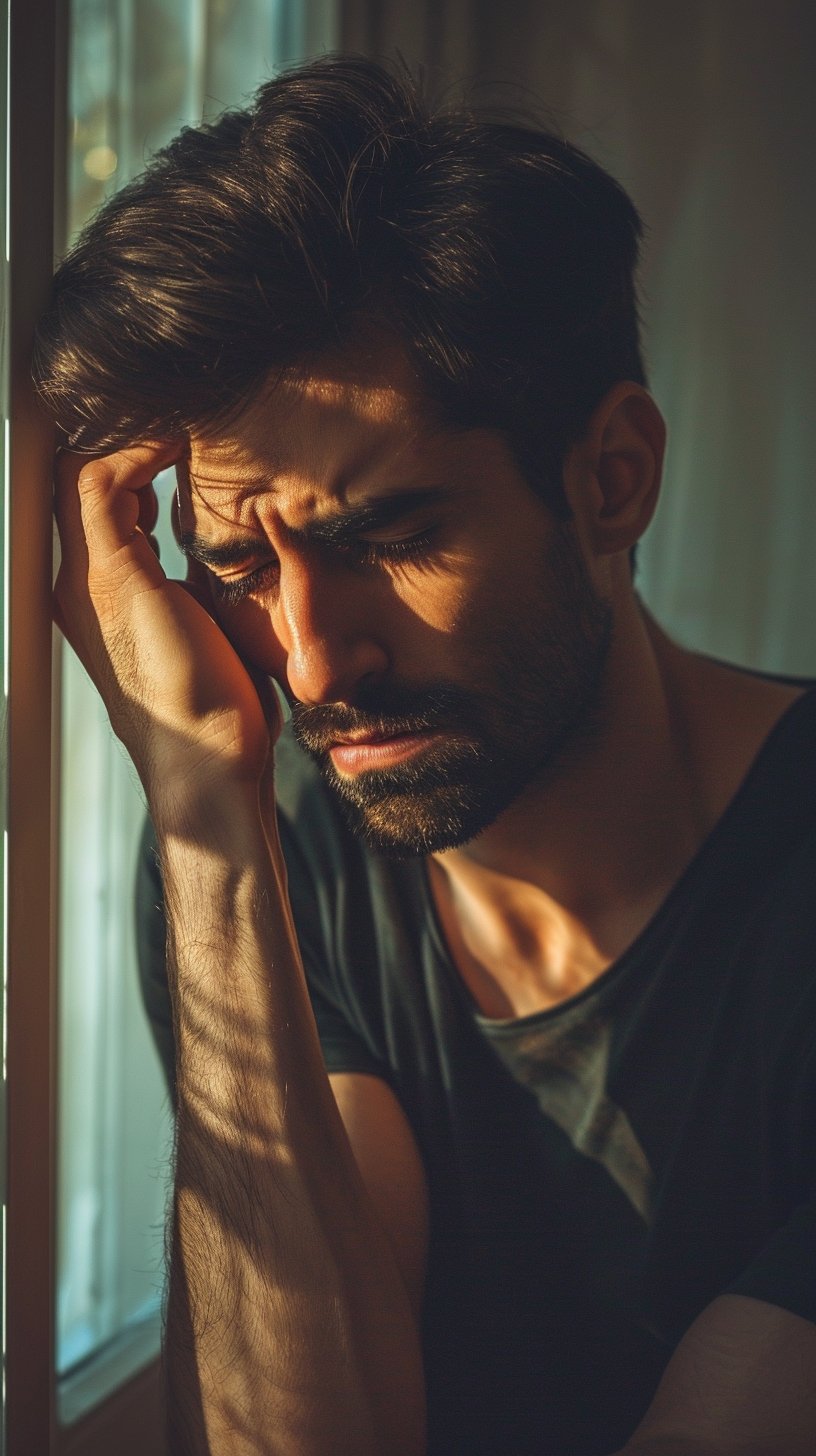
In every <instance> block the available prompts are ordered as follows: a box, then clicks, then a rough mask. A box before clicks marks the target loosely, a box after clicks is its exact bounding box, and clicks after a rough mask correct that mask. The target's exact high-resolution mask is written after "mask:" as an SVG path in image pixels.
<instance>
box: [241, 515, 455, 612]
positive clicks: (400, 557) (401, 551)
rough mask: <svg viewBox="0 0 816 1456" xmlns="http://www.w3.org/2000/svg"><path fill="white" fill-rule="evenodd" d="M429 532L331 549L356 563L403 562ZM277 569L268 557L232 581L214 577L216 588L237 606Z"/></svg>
mask: <svg viewBox="0 0 816 1456" xmlns="http://www.w3.org/2000/svg"><path fill="white" fill-rule="evenodd" d="M431 534H432V533H431V532H430V531H423V532H422V533H421V534H420V535H418V536H409V537H407V538H406V539H405V540H404V541H355V542H352V543H351V544H349V545H346V546H341V547H334V550H335V551H338V550H339V551H341V552H342V553H343V554H344V555H346V556H347V557H350V558H352V560H353V563H354V565H355V566H359V567H370V566H382V565H394V564H397V565H402V564H403V563H405V562H408V561H418V560H419V559H420V558H421V557H422V556H424V555H425V554H426V552H427V550H428V547H429V546H430V543H431ZM277 569H278V563H277V562H276V561H268V562H266V564H265V565H264V566H259V567H257V568H256V569H255V571H250V572H248V574H247V575H246V576H240V577H236V578H235V579H234V580H232V581H226V580H225V579H224V578H223V577H216V578H215V584H216V590H217V592H218V595H219V597H220V598H221V601H222V602H224V603H225V604H226V605H227V606H230V607H234V606H237V605H238V603H239V602H242V601H244V600H245V599H246V598H247V597H248V596H251V595H252V593H253V592H255V591H258V590H259V589H260V588H261V587H262V586H263V585H264V582H265V581H266V578H267V577H269V576H273V575H274V574H275V573H276V572H277Z"/></svg>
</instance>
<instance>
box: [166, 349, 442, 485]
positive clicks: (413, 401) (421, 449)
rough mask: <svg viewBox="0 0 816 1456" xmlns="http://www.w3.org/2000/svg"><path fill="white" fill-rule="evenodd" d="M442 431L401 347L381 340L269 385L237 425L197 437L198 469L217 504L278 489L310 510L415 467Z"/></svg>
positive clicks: (193, 467)
mask: <svg viewBox="0 0 816 1456" xmlns="http://www.w3.org/2000/svg"><path fill="white" fill-rule="evenodd" d="M441 434H442V432H441V431H440V430H439V428H438V426H435V425H434V423H433V421H432V419H431V415H430V411H429V410H428V408H427V406H426V405H425V403H424V401H423V400H422V397H421V394H420V391H419V387H418V383H417V380H416V378H415V376H414V375H413V373H412V371H411V369H410V367H409V365H408V363H407V361H406V360H405V359H404V357H403V355H402V354H401V352H400V351H399V350H398V349H397V348H396V347H393V346H391V347H387V346H384V345H379V346H378V347H376V348H371V349H357V350H355V351H354V352H349V353H345V354H341V353H339V352H338V353H337V354H336V355H328V356H324V357H323V358H322V359H320V360H319V361H317V362H316V363H315V364H314V365H313V366H312V367H311V368H310V369H309V370H308V372H307V371H301V372H300V373H299V374H297V375H296V374H287V375H284V376H282V377H279V378H275V379H273V380H270V381H268V382H267V383H266V384H265V385H264V387H263V388H262V389H261V390H260V391H259V392H258V394H257V395H256V397H255V398H254V399H253V400H252V402H251V403H250V404H249V405H248V406H247V408H246V409H245V410H243V411H242V412H241V413H240V415H238V416H236V418H235V419H234V420H233V421H232V422H231V423H230V424H229V425H228V426H226V427H224V428H223V429H221V430H219V431H218V432H217V433H213V434H211V435H201V436H198V437H194V438H193V439H192V441H191V454H190V471H191V475H192V478H193V481H194V483H195V487H196V492H197V494H199V495H200V496H201V497H202V499H203V500H204V502H205V503H206V504H211V505H212V506H213V507H215V508H223V506H224V505H225V504H226V503H227V501H229V502H230V503H231V504H232V506H233V509H234V508H236V507H238V508H240V507H241V506H242V505H243V504H245V503H246V502H248V501H250V500H252V499H253V498H256V497H258V496H261V495H269V494H273V495H275V496H277V497H280V498H281V499H283V498H285V499H287V500H290V501H300V502H301V504H302V505H303V506H304V507H306V508H308V506H309V505H311V506H312V507H314V506H315V505H317V504H318V503H319V502H320V501H321V500H322V501H325V502H329V501H331V500H335V499H336V500H340V501H343V500H346V499H348V498H350V497H352V498H353V496H354V495H355V493H356V492H358V491H359V490H362V489H365V488H366V487H367V486H370V485H372V484H376V480H377V478H378V476H380V475H383V474H385V475H387V476H389V477H391V476H393V474H394V471H395V470H398V471H399V472H400V473H406V474H410V473H411V470H412V469H413V470H414V472H416V469H417V467H418V463H419V460H420V458H421V457H424V455H425V453H426V450H427V447H428V445H429V443H430V440H431V437H432V436H435V437H436V443H437V450H438V449H439V448H440V447H441V445H442V440H441V439H440V436H441Z"/></svg>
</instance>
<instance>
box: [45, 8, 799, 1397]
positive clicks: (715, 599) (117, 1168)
mask: <svg viewBox="0 0 816 1456" xmlns="http://www.w3.org/2000/svg"><path fill="white" fill-rule="evenodd" d="M69 15H70V37H69V55H70V64H69V85H68V99H67V107H68V118H67V122H68V127H67V148H68V155H67V159H66V167H67V171H66V178H67V183H66V195H65V209H64V210H65V216H66V228H65V242H66V243H67V242H69V241H70V239H71V237H73V236H75V235H76V233H77V231H78V230H79V229H80V228H81V226H82V225H83V223H84V222H85V221H86V220H87V219H88V217H90V215H91V214H92V213H93V211H94V209H95V208H96V207H97V206H98V205H99V204H100V202H101V201H102V200H103V199H104V198H105V197H107V196H109V195H110V194H111V192H112V191H114V190H115V189H116V188H117V187H119V186H121V185H122V184H123V183H124V182H125V181H127V180H128V179H129V178H130V177H132V176H133V175H135V173H137V172H138V171H139V170H140V169H141V167H142V166H143V165H144V162H145V161H146V160H147V158H148V157H149V156H150V155H151V154H152V153H153V152H154V151H155V150H156V149H157V148H158V147H160V146H161V145H162V144H163V143H164V142H166V141H167V140H169V138H170V137H171V136H173V135H174V134H175V133H176V132H177V131H178V129H179V128H180V127H181V126H182V125H188V124H193V125H195V124H196V123H197V122H199V121H200V120H201V119H202V117H204V118H206V117H212V116H214V115H216V114H218V112H220V111H221V110H222V109H223V108H224V107H225V106H230V105H234V104H240V103H241V102H242V100H244V99H245V98H247V97H248V96H250V95H251V93H252V91H253V90H254V88H255V87H256V86H257V85H258V84H259V82H261V81H262V80H264V79H266V78H268V77H269V76H271V75H272V74H274V73H275V71H276V69H277V68H279V67H280V66H284V65H287V64H290V63H291V62H293V61H297V60H298V59H299V58H301V57H304V56H311V55H316V54H320V53H321V52H324V51H331V50H336V49H343V50H347V51H357V52H364V53H367V54H374V55H386V56H394V55H395V54H396V53H397V52H399V53H401V55H402V56H403V57H404V58H405V60H406V61H407V62H408V63H409V64H410V65H411V66H412V67H417V66H419V67H422V68H423V70H424V73H425V76H426V78H427V82H428V85H429V87H430V89H431V90H432V91H435V92H438V93H440V94H441V93H444V91H445V90H446V89H447V88H449V87H451V86H456V85H458V84H459V83H462V82H464V83H466V86H467V88H468V89H469V91H470V94H471V98H472V100H473V101H474V103H475V104H477V105H478V104H481V103H489V102H492V101H495V100H499V101H502V102H504V103H508V102H509V103H512V104H514V105H518V104H522V105H524V104H526V105H529V106H530V107H531V108H532V109H533V110H534V111H535V112H536V113H537V114H538V115H539V117H541V116H542V115H543V116H544V117H545V118H547V119H548V120H549V123H550V125H552V126H553V127H555V128H556V129H558V130H559V131H561V132H563V133H564V134H566V135H567V136H568V137H569V138H570V139H571V140H573V141H575V142H577V143H578V144H579V145H580V146H582V147H583V148H585V149H586V150H587V151H589V152H590V153H592V155H593V156H595V157H596V158H598V159H599V160H600V161H601V162H602V163H603V164H604V165H605V166H606V167H608V168H609V169H610V170H611V171H612V172H613V173H614V174H615V175H616V176H617V177H618V178H619V179H620V181H621V182H622V183H623V184H624V185H625V186H626V187H627V189H628V190H629V191H630V193H631V195H632V196H633V198H634V200H635V202H636V203H637V205H638V206H639V208H640V209H641V212H642V214H643V217H644V220H645V223H646V227H647V239H646V246H645V251H644V260H643V267H642V273H641V291H642V300H643V321H644V331H645V338H646V350H647V358H648V363H649V370H650V377H651V382H652V387H653V390H654V393H655V395H656V397H657V400H658V403H659V404H660V405H661V407H662V408H663V410H664V412H665V414H666V417H667V420H668V424H669V441H670V443H669V454H668V461H667V470H666V481H665V487H664V494H663V499H662V502H661V505H660V507H659V510H658V513H657V517H656V519H655V522H654V524H653V526H652V527H651V529H650V531H649V534H648V536H647V537H646V539H645V541H644V543H643V547H642V551H641V558H640V577H639V579H640V587H641V591H642V594H643V596H644V598H645V600H646V602H647V603H648V604H649V606H650V607H651V608H652V610H653V611H654V612H655V614H656V615H657V617H658V618H659V620H660V621H661V622H662V623H663V625H664V626H665V627H666V628H667V629H668V630H669V631H670V632H671V633H673V634H674V635H675V636H676V637H677V638H678V639H679V640H680V641H682V642H684V643H686V644H688V645H690V646H693V647H696V648H698V649H700V650H702V651H704V652H708V653H711V654H713V655H716V656H718V657H724V658H727V659H729V660H732V661H734V662H738V663H742V664H744V665H746V666H750V667H754V668H758V669H761V670H764V671H770V672H778V673H785V674H792V675H798V676H807V675H809V674H810V675H814V676H816V571H814V567H813V559H814V553H815V552H816V491H814V486H813V458H814V445H815V444H816V411H814V407H813V401H814V392H815V387H816V275H815V274H814V266H813V258H814V244H815V243H816V215H815V214H816V189H815V188H814V185H813V184H814V176H813V171H814V159H815V158H816V89H815V88H814V86H813V80H812V77H813V69H814V62H815V61H816V7H814V6H813V4H812V3H808V0H774V3H769V0H683V3H679V0H678V3H669V0H535V3H533V0H421V3H420V0H414V3H410V0H71V4H70V7H69ZM161 484H162V483H161V482H160V486H161ZM165 489H166V486H165ZM161 530H162V539H163V552H164V557H163V559H164V560H165V562H166V564H167V565H168V567H169V568H170V569H173V562H174V560H175V558H174V555H173V550H174V548H173V545H172V541H171V538H170V536H169V532H168V529H167V525H166V522H165V524H164V525H163V526H162V528H161ZM142 816H143V806H142V803H141V799H140V795H139V792H138V789H137V787H136V783H135V777H134V775H133V772H132V770H131V768H130V766H129V764H128V763H127V761H126V759H125V758H124V756H123V753H122V750H121V749H120V747H119V745H118V744H117V743H116V741H115V740H114V739H113V737H112V734H111V732H110V729H109V727H108V726H107V722H106V719H105V715H104V713H103V712H102V710H101V707H100V705H99V703H98V700H97V699H96V697H95V694H94V692H93V689H92V688H91V687H90V684H89V683H88V681H87V679H86V678H85V676H84V673H83V671H82V669H81V668H80V667H79V665H78V664H77V662H76V661H75V659H74V658H73V657H72V656H71V654H70V652H69V651H68V650H67V649H66V650H65V654H64V661H63V676H62V805H61V855H60V861H61V892H60V1094H59V1106H60V1128H61V1132H60V1172H59V1241H58V1289H57V1363H58V1369H59V1373H60V1390H61V1396H60V1401H61V1407H60V1408H61V1415H62V1419H63V1421H64V1422H65V1423H69V1422H70V1421H72V1420H74V1419H76V1418H77V1417H78V1416H79V1415H81V1414H82V1413H83V1412H85V1411H87V1410H88V1409H89V1408H90V1407H92V1406H93V1405H94V1403H95V1402H98V1401H99V1400H101V1399H102V1398H103V1397H104V1396H105V1395H106V1394H107V1393H109V1392H110V1391H111V1390H113V1389H115V1388H116V1386H117V1385H118V1384H121V1383H122V1381H124V1380H126V1379H127V1378H128V1376H129V1375H131V1374H132V1373H133V1372H134V1371H135V1370H137V1369H139V1368H140V1367H141V1366H143V1365H144V1364H145V1363H146V1362H148V1361H150V1360H151V1359H152V1358H153V1357H154V1355H155V1352H156V1350H157V1348H158V1339H159V1308H160V1295H161V1287H162V1278H163V1263H162V1229H163V1220H164V1208H165V1200H166V1191H167V1182H166V1179H167V1168H168V1162H169V1155H170V1149H171V1138H172V1127H171V1118H170V1113H169V1108H168V1104H167V1098H166V1092H165V1088H164V1086H163V1083H162V1079H161V1074H160V1071H159V1067H158V1063H157V1060H156V1057H155V1054H154V1051H153V1048H152V1045H151V1042H150V1038H149V1034H148V1031H147V1028H146V1025H145V1022H144V1016H143V1013H142V1010H141V1005H140V1002H139V997H138V991H137V983H136V970H135V958H134V936H133V912H132V901H133V877H134V868H135V855H136V845H137V840H138V835H139V830H140V827H141V821H142Z"/></svg>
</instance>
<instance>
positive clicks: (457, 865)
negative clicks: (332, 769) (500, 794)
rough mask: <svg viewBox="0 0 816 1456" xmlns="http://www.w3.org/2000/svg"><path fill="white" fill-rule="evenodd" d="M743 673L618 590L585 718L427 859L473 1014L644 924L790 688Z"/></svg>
mask: <svg viewBox="0 0 816 1456" xmlns="http://www.w3.org/2000/svg"><path fill="white" fill-rule="evenodd" d="M755 683H756V680H754V679H750V678H744V677H743V676H742V675H741V674H737V673H734V672H733V671H732V670H730V669H728V668H725V667H721V666H720V665H718V664H713V663H708V662H706V661H705V660H704V659H701V658H699V657H696V656H695V655H694V654H691V653H688V652H684V651H683V650H682V649H680V648H678V647H676V646H675V645H674V644H673V643H671V642H670V641H669V639H668V638H667V637H666V636H665V634H664V633H663V632H662V631H661V630H660V629H659V628H658V627H657V625H656V624H655V623H654V622H653V621H652V619H651V618H650V617H649V616H648V614H647V613H646V612H645V611H644V610H643V608H642V607H641V606H640V604H639V602H638V601H637V599H636V598H635V596H634V594H633V593H632V592H631V591H629V592H627V593H626V594H625V595H624V598H623V601H622V602H621V603H619V604H618V610H617V611H616V631H615V636H614V641H613V646H612V648H611V649H610V654H609V658H608V660H607V664H606V668H605V675H604V681H603V684H602V690H601V695H600V707H599V712H598V715H597V722H596V723H594V724H593V731H592V732H586V733H582V732H580V731H579V732H577V733H576V734H575V735H574V737H573V739H572V741H571V742H570V743H569V744H568V745H567V746H566V747H565V749H564V751H563V752H562V754H561V755H560V759H559V762H558V763H557V764H555V765H553V766H552V768H551V770H550V771H549V772H548V773H547V774H546V775H542V776H541V778H540V779H539V780H538V781H536V782H534V783H532V784H530V785H529V786H528V788H527V789H526V790H525V791H524V793H523V794H522V795H521V796H520V797H519V798H518V799H517V800H516V801H515V802H514V803H513V804H512V805H511V806H510V808H509V809H507V810H506V811H505V813H504V814H502V815H501V817H500V818H499V820H497V822H496V823H495V824H494V825H492V826H491V827H490V828H489V829H487V830H485V831H484V833H483V834H481V835H480V836H479V838H478V839H476V840H474V841H473V842H471V843H470V844H467V845H464V846H462V847H461V848H459V849H455V850H449V851H446V852H445V853H442V854H439V855H435V856H434V857H433V860H432V865H431V883H432V887H433V890H434V895H435V898H436V900H437V905H438V908H439V912H440V915H441V918H442V922H443V926H444V928H445V931H446V933H447V935H448V939H449V942H450V948H451V951H452V954H453V956H454V959H455V960H456V962H457V964H458V966H459V969H460V971H461V972H462V974H463V976H464V978H465V980H466V982H467V984H468V985H469V987H470V989H471V991H472V992H473V994H474V995H475V997H476V1000H477V1002H478V1004H479V1005H480V1007H481V1009H482V1010H483V1011H484V1012H485V1013H486V1014H487V1015H493V1016H499V1017H507V1016H514V1015H525V1014H530V1013H531V1012H533V1011H536V1010H541V1009H546V1008H547V1007H549V1006H552V1005H555V1004H557V1003H558V1002H559V1001H561V1000H564V999H565V998H566V997H569V996H571V995H574V994H576V993H577V992H578V991H580V990H581V989H583V988H584V987H585V986H586V985H588V984H589V983H590V982H591V981H592V980H594V979H595V978H596V977H597V976H598V975H600V974H601V973H602V972H603V971H604V970H605V969H606V968H607V967H608V966H609V965H610V964H612V962H613V961H614V960H616V959H617V958H618V957H619V956H620V955H621V954H622V952H623V951H624V950H625V949H626V948H627V946H628V945H629V944H631V942H632V941H633V940H634V939H635V937H636V936H637V935H638V934H639V933H640V931H641V930H642V929H643V928H644V927H645V925H646V924H647V923H648V921H649V920H650V918H651V917H652V915H653V914H654V912H655V911H656V909H657V908H658V907H659V905H660V904H661V902H662V901H663V900H664V899H665V897H666V895H667V894H668V892H669V890H670V889H671V888H672V886H673V885H674V884H675V882H676V880H677V879H678V878H679V876H680V874H681V873H682V871H683V870H684V868H685V867H686V865H687V864H688V863H689V861H690V860H691V859H692V857H693V856H694V854H695V853H696V851H697V849H698V848H699V846H700V845H701V844H702V842H703V840H704V839H705V838H706V836H707V835H708V833H709V832H710V830H711V829H712V827H713V825H714V824H715V823H716V820H717V819H718V818H719V816H720V814H721V813H722V812H723V810H724V808H725V807H726V805H727V803H728V801H729V799H730V798H731V797H732V795H733V793H734V792H735V790H736V788H737V787H738V785H739V782H740V781H741V779H742V777H743V776H744V773H745V771H746V770H747V768H748V767H749V765H750V762H751V761H752V759H753V757H754V756H755V754H756V752H757V751H758V749H759V747H760V746H761V743H762V740H763V738H764V737H765V736H766V734H767V732H768V731H769V730H770V727H771V726H772V725H773V722H774V721H775V720H776V718H777V717H778V716H779V714H780V713H781V712H782V711H784V708H785V707H786V706H787V704H788V703H789V702H790V701H791V699H792V697H793V696H795V694H794V693H791V692H790V691H787V690H783V691H782V692H781V693H780V692H779V690H777V689H776V687H775V685H768V684H761V685H760V692H759V696H757V694H756V692H755V691H754V689H753V685H754V684H755ZM769 686H770V687H771V689H772V691H771V694H770V697H769V696H768V694H767V691H766V690H767V688H768V687H769ZM738 704H741V708H738ZM735 708H737V709H738V711H740V712H741V718H740V719H737V720H736V721H737V723H738V725H739V726H738V727H735V717H734V710H735Z"/></svg>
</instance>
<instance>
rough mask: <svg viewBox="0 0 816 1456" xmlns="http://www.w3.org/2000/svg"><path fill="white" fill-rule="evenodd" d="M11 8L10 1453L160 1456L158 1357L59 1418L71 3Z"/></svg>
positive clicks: (21, 2)
mask: <svg viewBox="0 0 816 1456" xmlns="http://www.w3.org/2000/svg"><path fill="white" fill-rule="evenodd" d="M6 3H7V6H8V48H9V49H8V72H7V74H8V78H9V79H8V87H9V91H8V105H7V124H8V177H7V187H8V205H9V220H10V250H9V251H10V262H9V286H8V309H7V318H6V340H7V343H6V347H7V351H8V353H7V358H8V419H9V464H10V472H9V485H8V489H9V492H10V507H9V542H8V557H7V559H8V560H9V562H10V563H11V565H10V572H9V577H10V579H9V582H8V587H7V590H8V598H7V600H8V605H9V622H8V639H7V640H8V674H9V714H8V725H7V735H8V737H7V743H8V769H7V772H8V809H7V828H8V898H7V922H6V954H7V967H8V972H7V975H8V979H7V1035H8V1058H7V1077H8V1084H7V1085H8V1106H7V1223H6V1269H5V1279H6V1286H5V1300H6V1308H5V1324H6V1401H5V1447H4V1449H5V1452H6V1453H7V1456H110V1453H111V1452H112V1451H116V1453H117V1456H161V1453H162V1451H163V1450H164V1449H165V1439H164V1432H163V1419H162V1411H161V1378H160V1369H159V1364H158V1362H153V1364H151V1365H150V1366H148V1367H147V1368H146V1369H144V1370H142V1371H141V1372H140V1373H139V1374H137V1375H136V1376H134V1377H133V1378H132V1379H131V1380H129V1381H128V1382H126V1383H125V1384H124V1385H123V1386H121V1387H120V1388H119V1389H118V1390H117V1391H116V1392H114V1394H112V1395H111V1396H110V1397H108V1398H107V1399H106V1400H105V1401H103V1402H102V1403H101V1404H100V1405H99V1406H98V1407H97V1408H95V1409H94V1410H93V1411H91V1412H89V1414H88V1415H87V1416H85V1417H84V1418H83V1419H82V1420H80V1421H77V1422H76V1424H74V1425H71V1426H68V1427H60V1426H59V1425H58V1423H57V1419H56V1399H55V1395H56V1376H55V1362H54V1295H55V1291H54V1247H55V1239H54V1228H55V1206H56V1199H55V1192H56V1186H55V1185H56V1178H55V1161H56V1135H55V1134H56V1117H57V1109H56V1105H55V1087H56V1081H55V1046H56V1040H55V1031H56V990H57V978H56V959H57V958H56V945H57V936H56V928H57V889H58V862H57V845H58V842H59V841H58V822H57V809H58V803H59V794H58V789H59V711H58V709H59V696H60V695H59V662H60V652H59V650H58V643H57V650H55V646H54V643H55V637H54V632H53V628H52V624H51V581H52V570H53V561H52V521H51V457H52V453H53V435H52V432H51V431H50V429H49V428H48V425H47V422H46V421H45V420H44V418H43V416H42V413H41V412H40V411H39V410H38V408H37V405H36V400H35V397H34V393H33V389H32V385H31V378H30V353H31V338H32V331H33V328H34V324H35V321H36V319H37V317H38V316H39V314H40V313H41V312H42V310H43V308H44V307H45V305H46V303H47V300H48V295H49V289H50V283H51V277H52V273H53V262H54V240H55V238H56V239H58V240H59V241H60V242H61V239H62V236H63V233H64V215H65V206H64V204H65V172H66V167H65V162H66V146H65V126H66V111H67V107H66V99H67V85H66V81H67V51H68V26H69V22H70V4H69V0H6Z"/></svg>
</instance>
